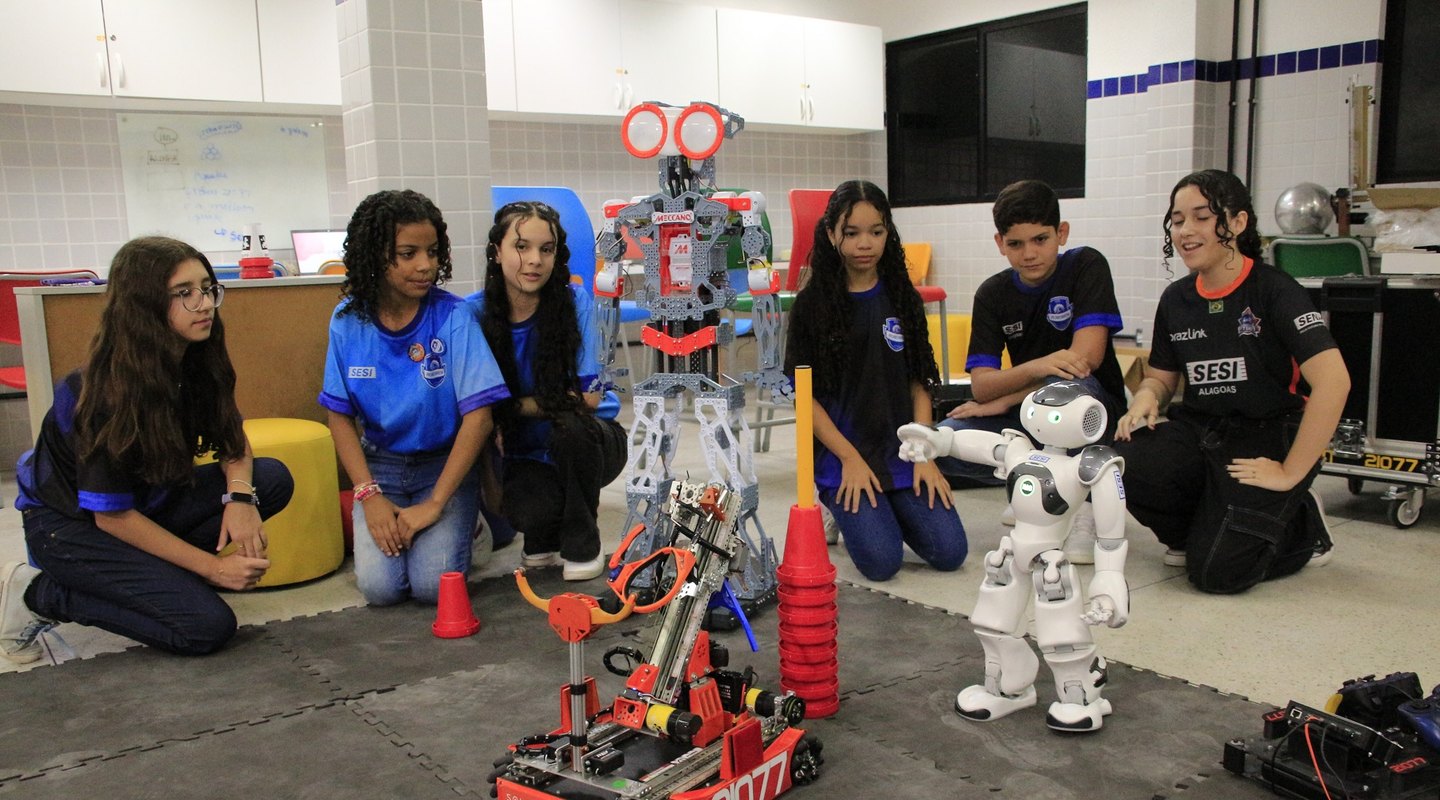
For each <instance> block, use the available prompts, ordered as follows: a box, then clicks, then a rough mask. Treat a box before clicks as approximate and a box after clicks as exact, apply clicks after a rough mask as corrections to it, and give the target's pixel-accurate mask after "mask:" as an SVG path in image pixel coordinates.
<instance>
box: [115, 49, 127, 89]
mask: <svg viewBox="0 0 1440 800" xmlns="http://www.w3.org/2000/svg"><path fill="white" fill-rule="evenodd" d="M115 88H117V89H124V88H125V57H124V56H122V55H120V54H119V53H116V54H115Z"/></svg>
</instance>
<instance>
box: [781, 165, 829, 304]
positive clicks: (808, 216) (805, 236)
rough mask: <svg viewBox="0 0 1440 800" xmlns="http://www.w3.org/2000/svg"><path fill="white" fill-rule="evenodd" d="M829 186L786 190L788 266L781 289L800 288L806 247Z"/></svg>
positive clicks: (806, 260)
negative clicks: (787, 202) (788, 193)
mask: <svg viewBox="0 0 1440 800" xmlns="http://www.w3.org/2000/svg"><path fill="white" fill-rule="evenodd" d="M831 194H832V190H830V189H791V190H790V269H789V271H788V272H787V273H786V274H785V291H787V292H793V291H795V290H797V289H799V288H800V273H801V272H802V271H804V270H807V269H809V268H810V246H811V245H812V244H814V242H815V223H817V222H819V221H820V218H821V217H823V216H825V206H827V205H829V204H830V195H831Z"/></svg>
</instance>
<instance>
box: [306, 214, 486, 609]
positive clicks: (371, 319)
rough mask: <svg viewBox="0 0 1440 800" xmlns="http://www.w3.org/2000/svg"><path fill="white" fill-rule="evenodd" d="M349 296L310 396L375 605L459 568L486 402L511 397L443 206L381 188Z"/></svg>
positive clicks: (427, 595) (467, 542)
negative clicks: (454, 257) (347, 498)
mask: <svg viewBox="0 0 1440 800" xmlns="http://www.w3.org/2000/svg"><path fill="white" fill-rule="evenodd" d="M345 270H346V280H345V284H344V287H343V290H342V291H343V292H344V293H345V295H346V297H345V299H344V300H342V301H341V302H340V305H339V306H338V307H337V308H336V310H335V316H334V317H333V318H332V319H331V322H330V347H329V352H328V354H327V356H326V361H325V382H324V387H323V390H322V391H321V393H320V397H319V402H320V405H322V406H324V407H325V408H326V409H327V410H328V411H329V426H330V432H331V435H332V436H333V437H334V438H335V450H336V453H337V454H338V455H339V458H340V463H341V465H342V466H343V467H344V468H345V471H346V473H347V474H348V475H349V476H350V480H351V482H352V483H353V484H354V486H355V509H354V512H353V518H354V521H355V576H356V580H357V583H358V584H359V587H360V591H361V593H362V594H364V595H365V599H366V600H367V601H368V602H369V603H371V604H372V605H391V604H394V603H398V602H401V601H403V600H405V599H407V598H409V597H414V598H415V599H417V600H420V601H422V602H427V603H434V602H436V600H437V598H438V596H439V587H440V575H441V574H442V573H445V572H461V573H464V572H467V571H468V570H469V566H470V550H471V541H472V536H473V533H474V530H475V522H476V519H477V518H478V516H479V503H480V486H479V477H478V473H477V471H476V470H475V469H474V467H475V460H476V456H477V455H478V454H479V452H480V448H481V446H482V445H483V444H484V442H485V440H486V439H487V438H489V436H490V432H491V430H492V428H493V423H492V420H491V416H490V406H491V405H492V404H494V403H496V402H498V401H500V400H504V399H505V398H507V397H509V396H510V392H509V390H507V389H506V388H505V381H504V379H503V378H502V377H501V375H500V370H499V369H498V368H497V367H496V365H495V359H494V358H493V357H492V356H491V354H490V348H489V347H488V346H487V345H486V343H485V338H484V337H483V336H482V335H481V334H480V330H479V328H478V327H476V325H475V323H474V317H473V316H472V315H471V313H470V310H469V307H468V306H467V305H466V304H465V301H463V300H461V299H460V298H459V297H456V296H455V295H453V294H451V293H449V292H447V291H445V290H443V289H440V288H439V287H438V286H437V285H436V284H437V283H441V282H444V281H445V280H447V279H449V277H450V270H451V264H450V240H449V237H448V236H447V235H446V226H445V221H444V219H443V218H441V216H440V210H439V209H438V208H436V207H435V205H434V203H432V202H430V200H428V199H427V198H426V197H425V196H424V195H421V194H418V193H416V192H413V191H408V190H406V191H394V190H391V191H383V192H377V193H376V194H373V195H371V196H369V197H367V198H366V199H365V200H364V201H362V202H361V203H360V205H359V207H357V208H356V209H355V214H354V216H353V217H352V219H351V220H350V225H349V228H348V229H347V231H346V239H345Z"/></svg>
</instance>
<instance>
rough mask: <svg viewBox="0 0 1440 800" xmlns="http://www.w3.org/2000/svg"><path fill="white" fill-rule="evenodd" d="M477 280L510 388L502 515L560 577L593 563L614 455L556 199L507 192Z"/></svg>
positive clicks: (614, 403) (585, 308) (612, 431)
mask: <svg viewBox="0 0 1440 800" xmlns="http://www.w3.org/2000/svg"><path fill="white" fill-rule="evenodd" d="M485 261H486V267H485V290H484V291H483V292H479V293H477V294H476V295H474V296H473V297H472V298H471V299H472V300H473V301H474V302H475V303H476V304H477V313H478V314H479V316H480V325H481V328H482V329H483V330H484V332H485V338H486V340H487V341H489V343H490V349H491V351H492V352H493V353H494V354H495V360H496V361H497V362H499V364H500V371H501V372H502V373H503V374H504V376H505V383H506V385H507V386H508V387H509V388H510V394H511V399H510V400H507V401H505V402H503V403H501V404H500V405H499V406H498V407H497V410H496V421H497V425H498V427H499V430H500V437H499V441H500V447H501V450H502V451H503V461H502V462H501V469H502V471H503V490H502V492H503V493H502V497H503V500H502V503H501V508H502V512H501V513H502V514H503V516H504V517H505V518H506V520H507V521H508V523H509V524H510V525H511V526H513V527H514V528H517V529H519V530H522V531H524V533H525V552H524V554H523V555H522V557H521V563H522V564H524V565H525V566H526V567H530V568H534V567H544V566H552V565H557V564H560V563H563V565H564V576H565V578H566V579H567V580H588V579H590V578H593V577H595V576H597V575H599V574H600V573H601V572H602V571H603V570H604V562H603V560H602V554H601V552H600V529H599V527H597V522H596V520H597V517H598V515H599V507H600V490H601V489H602V488H603V487H604V486H605V485H606V484H608V483H610V481H612V480H614V479H615V477H616V476H617V475H619V474H620V470H621V469H623V468H624V466H625V453H626V445H625V429H624V428H622V427H621V426H620V424H619V423H617V422H616V421H615V415H616V414H617V413H618V411H619V406H620V404H619V401H618V400H617V399H616V398H615V395H614V393H612V392H608V391H604V390H603V389H602V388H601V387H593V386H592V384H593V383H594V382H595V379H596V377H597V376H598V375H599V372H600V362H599V338H600V336H599V329H598V328H597V327H596V326H595V323H594V319H593V305H592V303H591V299H590V296H589V295H588V294H587V293H586V292H585V290H584V289H583V288H581V287H580V286H577V285H574V284H572V283H571V281H570V248H569V246H568V245H567V244H566V241H565V229H564V228H563V227H561V225H560V215H559V214H558V213H557V212H556V211H555V209H553V208H551V207H550V206H548V205H546V204H544V203H540V202H528V201H522V202H517V203H510V204H509V205H507V206H504V207H503V208H501V209H500V210H499V211H497V212H495V224H494V226H493V227H491V228H490V237H489V243H488V245H487V246H486V249H485Z"/></svg>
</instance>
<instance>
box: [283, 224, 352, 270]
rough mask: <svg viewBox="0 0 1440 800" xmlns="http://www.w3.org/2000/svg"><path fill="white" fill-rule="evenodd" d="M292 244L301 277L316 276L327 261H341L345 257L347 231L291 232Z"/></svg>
mask: <svg viewBox="0 0 1440 800" xmlns="http://www.w3.org/2000/svg"><path fill="white" fill-rule="evenodd" d="M290 242H291V244H292V246H293V247H294V248H295V263H296V264H297V265H298V266H299V269H300V274H301V275H314V274H315V273H317V272H319V271H320V265H322V264H324V263H325V262H326V261H332V260H333V261H339V260H341V259H342V258H343V257H344V255H345V231H335V230H298V231H290Z"/></svg>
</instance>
